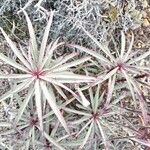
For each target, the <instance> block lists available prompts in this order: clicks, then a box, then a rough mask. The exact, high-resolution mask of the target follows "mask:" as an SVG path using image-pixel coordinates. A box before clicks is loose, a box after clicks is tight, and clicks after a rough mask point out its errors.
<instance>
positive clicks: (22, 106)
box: [0, 0, 150, 150]
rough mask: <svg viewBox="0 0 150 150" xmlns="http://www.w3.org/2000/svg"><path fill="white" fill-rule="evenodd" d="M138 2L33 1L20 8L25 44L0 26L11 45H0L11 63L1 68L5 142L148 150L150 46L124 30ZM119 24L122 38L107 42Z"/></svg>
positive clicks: (1, 57) (7, 145) (0, 139)
mask: <svg viewBox="0 0 150 150" xmlns="http://www.w3.org/2000/svg"><path fill="white" fill-rule="evenodd" d="M139 1H140V0H138V1H137V3H138V2H139ZM20 3H21V1H20ZM133 4H135V1H132V2H131V3H129V2H128V1H123V2H121V1H119V2H117V1H116V0H112V1H105V0H104V1H94V0H92V1H88V0H83V1H78V0H73V1H72V0H67V1H66V0H62V1H60V0H56V2H55V3H54V2H52V1H46V0H45V1H44V0H37V1H34V0H31V1H26V2H25V1H24V2H23V3H22V5H21V7H23V8H22V9H20V8H19V9H20V10H19V11H18V7H17V8H16V9H15V10H16V11H18V14H19V16H20V17H21V18H22V17H23V16H24V15H25V18H26V19H25V20H26V21H27V28H28V30H29V36H30V40H29V42H26V41H25V42H26V44H24V45H26V46H25V47H24V45H23V44H21V43H19V41H18V40H17V42H13V41H14V40H11V39H12V38H10V37H9V35H8V34H9V33H10V32H7V30H5V28H4V27H3V28H2V27H1V28H0V30H1V34H0V41H2V40H3V38H1V36H3V37H4V42H5V41H6V43H7V44H8V47H7V46H6V49H8V48H10V49H9V52H10V51H11V55H9V52H8V51H6V50H5V47H0V50H1V49H2V52H1V53H0V63H1V64H2V65H6V66H7V67H8V68H9V69H10V70H11V71H5V70H4V71H2V68H0V80H1V83H2V82H3V80H5V82H8V84H9V85H8V86H9V89H10V90H8V89H5V90H4V91H3V93H5V91H7V92H6V93H5V94H1V93H0V94H1V95H0V118H1V119H0V149H10V150H14V149H22V150H30V149H34V150H41V149H43V150H45V149H47V150H49V149H52V150H59V149H60V150H68V149H69V150H75V149H80V150H81V149H82V150H91V149H93V150H104V149H106V150H130V149H136V150H145V149H146V150H147V149H149V147H150V144H149V137H150V129H149V119H150V118H149V100H150V96H149V95H150V61H149V59H150V50H149V46H148V44H147V46H148V47H146V48H145V49H136V47H135V43H134V41H135V39H136V36H135V34H133V32H132V31H131V32H124V31H126V30H127V29H128V28H129V26H131V24H129V25H128V26H126V23H128V21H129V20H128V19H130V15H129V14H128V9H129V10H130V9H131V8H129V7H131V6H133V9H132V11H134V10H135V9H138V8H137V7H136V5H138V4H135V5H133ZM0 5H1V4H0ZM32 6H33V8H34V9H32V10H31V7H32ZM34 6H35V7H34ZM52 7H53V8H52ZM142 7H143V6H142ZM49 8H50V9H51V8H52V9H56V10H57V11H55V12H54V11H51V12H50V13H49ZM109 8H110V9H109ZM145 9H146V8H145ZM1 10H2V9H0V11H1ZM3 10H4V9H3ZM27 12H28V13H27ZM0 13H1V12H0ZM14 13H15V12H14ZM22 13H23V14H24V15H22ZM123 13H125V15H123ZM54 14H55V16H54ZM21 15H22V16H21ZM32 15H33V16H32ZM135 15H136V14H135ZM29 16H30V18H29ZM39 16H40V17H39ZM0 17H1V16H0ZM53 17H54V18H53ZM147 17H148V16H147ZM43 19H46V20H47V25H46V27H45V25H44V23H43V22H42V21H43ZM124 19H125V20H126V19H127V20H126V21H125V22H123V20H124ZM132 19H134V18H132ZM31 20H33V22H32V23H31ZM37 21H38V23H39V24H38V26H35V28H33V26H34V25H35V24H36V23H35V22H37ZM130 21H131V22H132V20H130ZM141 21H142V20H141ZM52 22H53V25H52ZM40 23H41V24H42V26H41V29H42V30H41V29H39V27H40V25H41V24H40ZM118 23H119V24H118ZM12 24H13V29H12V31H16V29H15V25H16V26H17V24H16V22H13V23H12ZM24 24H25V23H24ZM139 24H141V22H139ZM43 25H44V26H43ZM118 25H119V26H118ZM0 26H1V25H0ZM120 26H121V27H122V29H119V30H118V27H120ZM43 28H44V30H43ZM114 30H117V37H118V39H117V42H118V43H110V39H109V37H112V36H113V35H112V33H114V32H115V31H114ZM120 30H122V31H121V33H120ZM9 31H11V29H10V30H9ZM35 31H36V32H35ZM42 31H44V32H42ZM76 31H77V32H76ZM118 31H119V32H118ZM6 33H7V34H6ZM36 33H37V34H36ZM49 33H50V38H49ZM84 33H85V34H84ZM115 33H116V32H115ZM15 34H17V33H16V32H12V34H11V35H15ZM85 35H87V36H85ZM17 36H19V35H17ZM17 36H16V35H15V37H17ZM42 36H43V37H42ZM137 36H138V35H137ZM55 37H60V38H55ZM17 39H18V38H17ZM40 39H42V40H40ZM50 39H51V40H50ZM54 39H55V40H54ZM64 39H65V40H64ZM22 40H23V39H22ZM61 40H62V42H60V41H61ZM69 41H71V43H70V42H69ZM102 41H105V43H103V42H102ZM114 41H115V40H114ZM75 43H76V44H75ZM79 43H80V44H79ZM81 45H82V46H81ZM112 45H113V46H112ZM0 46H1V45H0ZM89 47H90V48H89ZM61 50H63V55H61V54H62V52H61V54H60V51H61ZM88 55H89V56H88ZM13 58H14V59H13ZM1 64H0V65H1ZM8 86H7V88H8ZM3 88H4V87H3ZM5 88H6V87H5Z"/></svg>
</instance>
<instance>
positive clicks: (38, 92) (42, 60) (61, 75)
mask: <svg viewBox="0 0 150 150" xmlns="http://www.w3.org/2000/svg"><path fill="white" fill-rule="evenodd" d="M23 12H24V14H25V16H26V20H27V23H28V29H29V34H30V42H29V48H28V52H25V51H23V49H22V47H21V46H20V50H19V49H18V48H17V46H16V45H15V44H14V43H13V42H12V41H11V40H10V38H9V37H8V36H7V34H6V33H5V31H4V30H3V29H2V28H1V32H2V33H3V35H4V37H5V39H6V41H7V42H8V44H9V46H10V47H11V49H12V50H13V52H14V53H15V55H16V56H17V57H18V59H19V63H17V62H15V61H13V60H12V59H10V58H8V57H6V56H5V55H4V54H2V53H1V54H0V59H1V60H2V61H4V62H5V63H7V64H9V65H11V66H13V67H15V68H17V69H19V70H21V72H19V73H18V74H8V75H5V74H1V75H0V78H1V79H19V84H18V85H17V86H16V87H14V89H12V90H11V91H9V92H8V93H6V94H4V95H2V96H1V98H0V100H1V101H4V100H5V99H7V98H8V97H10V96H11V94H13V93H16V92H19V91H21V90H23V89H26V88H29V90H28V94H27V96H26V99H25V100H24V101H23V104H22V106H21V108H20V109H19V112H18V115H17V116H16V122H18V121H19V120H20V118H21V116H22V114H23V112H24V109H25V108H26V106H27V104H28V102H29V100H30V98H31V96H32V95H33V93H34V95H35V103H36V110H37V113H38V119H39V122H40V129H41V130H43V121H42V93H43V94H44V96H45V98H46V99H47V101H48V103H49V105H50V106H51V108H52V110H53V111H54V113H55V114H56V116H57V117H58V119H59V120H60V122H61V123H62V125H63V126H64V128H65V129H66V131H67V132H68V133H69V129H68V127H67V124H66V122H65V120H64V118H63V116H62V114H61V112H60V110H59V108H58V107H57V105H56V98H55V95H54V92H53V89H52V86H53V87H54V88H55V89H56V90H57V92H58V93H60V94H61V95H62V96H63V97H64V98H65V99H66V95H65V94H64V93H63V91H62V90H61V89H60V87H61V88H64V89H65V90H67V91H69V92H70V93H72V94H73V95H74V96H76V97H77V95H76V94H75V93H74V92H73V91H72V90H71V89H69V88H68V87H67V86H66V85H64V83H80V82H90V81H92V80H94V77H88V76H83V75H77V74H74V73H73V72H71V71H69V68H70V67H73V66H76V65H79V64H81V63H84V62H85V61H88V60H89V59H90V57H84V58H81V59H78V60H75V61H72V62H68V61H69V60H70V59H72V58H73V57H74V56H76V55H77V53H72V54H70V55H66V56H64V57H61V58H58V59H57V60H54V59H53V58H52V54H53V51H54V50H55V49H57V48H59V47H60V46H62V45H63V44H64V42H61V43H58V40H59V39H57V40H56V41H54V42H53V41H52V42H51V43H50V44H48V45H47V40H48V35H49V30H50V26H51V23H52V20H53V14H54V12H53V11H51V14H50V18H49V21H48V23H47V26H46V28H45V32H44V36H43V39H42V42H41V47H40V50H38V44H37V42H36V37H35V33H34V29H33V27H32V24H31V21H30V19H29V17H28V15H27V13H26V12H25V11H24V10H23Z"/></svg>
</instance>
